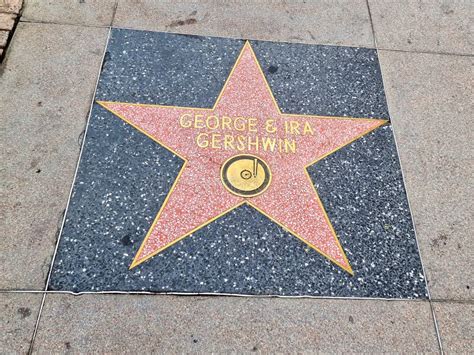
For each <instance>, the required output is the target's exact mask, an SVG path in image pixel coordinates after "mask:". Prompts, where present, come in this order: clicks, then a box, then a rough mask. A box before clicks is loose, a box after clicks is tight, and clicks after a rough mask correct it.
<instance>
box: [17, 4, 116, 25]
mask: <svg viewBox="0 0 474 355" xmlns="http://www.w3.org/2000/svg"><path fill="white" fill-rule="evenodd" d="M116 3H117V0H59V1H44V0H28V1H26V2H25V5H24V8H23V15H22V18H21V20H22V21H30V22H51V23H61V24H75V25H85V26H110V24H111V22H112V17H113V14H114V11H115V6H116Z"/></svg>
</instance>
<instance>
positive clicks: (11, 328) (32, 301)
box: [0, 293, 43, 354]
mask: <svg viewBox="0 0 474 355" xmlns="http://www.w3.org/2000/svg"><path fill="white" fill-rule="evenodd" d="M42 297H43V295H42V294H24V293H8V294H7V293H0V353H2V354H20V353H22V354H24V353H26V352H27V351H28V348H29V347H30V342H31V336H32V335H33V330H34V327H35V323H36V318H37V316H38V311H39V307H40V304H41V299H42Z"/></svg>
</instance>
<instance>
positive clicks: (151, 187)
mask: <svg viewBox="0 0 474 355" xmlns="http://www.w3.org/2000/svg"><path fill="white" fill-rule="evenodd" d="M244 44H245V41H244V40H235V39H225V38H213V37H200V36H190V35H177V34H169V33H157V32H147V31H132V30H123V29H113V30H112V33H111V37H110V40H109V43H108V47H107V52H106V54H105V58H104V63H103V67H102V72H101V75H100V79H99V83H98V87H97V92H96V97H95V99H94V104H93V108H92V112H91V115H90V120H89V123H88V128H87V133H86V135H85V138H84V139H85V142H84V147H83V150H82V154H81V159H80V162H79V169H78V172H77V176H76V179H75V181H74V186H73V193H72V196H71V200H70V203H69V207H68V210H67V212H66V216H65V221H64V226H63V229H62V232H61V235H60V239H59V247H58V251H57V254H56V257H55V259H54V265H53V270H52V274H51V279H50V283H49V285H48V287H49V290H61V291H73V292H86V291H152V292H157V293H160V292H177V293H226V294H249V295H285V296H301V295H306V296H334V297H376V298H426V297H427V291H426V285H425V279H424V275H423V270H422V266H421V261H420V256H419V252H418V247H417V242H416V239H415V234H414V229H413V223H412V220H411V216H410V210H409V206H408V201H407V197H406V193H405V188H404V183H403V179H402V174H401V168H400V163H399V159H398V154H397V150H396V146H395V142H394V138H393V132H392V128H391V125H390V124H389V123H388V124H386V125H384V126H381V127H379V128H377V129H375V130H373V131H372V132H371V133H368V134H366V135H364V136H362V137H361V138H359V139H357V140H355V141H354V142H352V143H350V144H348V145H346V146H344V147H343V148H341V149H339V150H337V151H335V152H334V153H333V154H330V155H328V156H327V157H325V158H324V159H322V160H320V161H318V162H317V163H315V164H313V165H311V166H310V167H309V168H308V173H309V176H310V178H311V180H312V182H313V184H314V187H315V188H316V190H317V192H318V193H319V197H320V199H321V202H322V205H323V206H324V208H325V210H326V212H327V216H328V218H329V220H330V222H331V224H332V226H333V227H334V230H335V233H336V235H337V238H338V240H339V242H340V245H341V247H342V249H343V250H344V252H345V255H346V256H347V259H348V261H349V263H350V265H351V267H352V271H353V274H350V273H348V272H347V271H345V270H344V269H342V268H341V267H339V266H338V265H336V264H334V263H333V262H331V261H330V260H328V258H326V257H324V256H323V255H322V254H321V253H318V252H317V251H316V250H314V249H312V248H309V247H308V245H307V244H305V243H304V242H302V241H301V240H300V239H298V238H295V237H294V236H293V235H292V234H291V233H290V232H288V231H286V230H285V229H284V228H282V227H281V225H279V224H277V223H275V222H274V221H272V220H271V219H270V218H269V217H268V216H266V215H264V214H262V213H260V212H259V211H257V210H256V209H255V208H253V207H252V206H250V205H247V204H243V205H241V206H239V207H237V208H235V209H233V210H231V211H230V212H228V213H226V214H224V215H222V216H221V217H219V218H217V219H216V220H214V221H212V222H211V223H209V224H207V225H205V226H203V227H202V228H200V229H198V230H196V231H195V232H194V233H192V234H191V235H190V236H187V237H185V238H183V239H181V240H179V241H177V242H176V243H175V244H173V245H170V246H169V247H167V248H166V249H164V250H163V251H161V252H159V253H157V254H156V255H154V256H153V257H151V258H150V259H148V260H146V261H145V262H143V263H141V264H139V265H138V266H136V267H134V268H131V269H130V265H131V264H132V261H133V260H134V257H135V255H136V254H137V252H138V251H139V248H140V246H141V244H142V242H143V241H144V239H145V236H146V235H147V233H148V231H149V230H150V228H151V227H152V224H153V221H154V220H155V217H156V216H157V213H158V211H160V208H161V207H162V205H163V204H164V203H165V199H166V198H167V196H168V195H169V193H170V191H171V190H172V186H173V183H174V182H175V180H176V179H177V178H178V174H179V172H180V170H181V169H182V167H183V164H184V161H183V159H181V158H180V157H179V156H177V155H176V154H174V153H173V152H172V151H170V150H168V149H167V148H165V147H163V146H162V145H160V144H158V143H157V142H155V141H154V140H152V139H150V137H148V136H147V135H145V134H143V133H142V132H140V131H139V130H138V129H136V128H135V127H133V126H132V125H130V124H128V123H127V122H125V121H124V120H121V119H120V118H118V117H117V115H114V114H113V113H112V112H111V111H109V110H107V109H106V108H104V107H102V106H101V105H100V104H98V103H97V101H107V102H122V103H138V104H154V105H169V106H183V107H198V108H211V107H213V105H214V103H215V102H216V99H217V98H218V95H219V93H220V92H221V90H222V88H223V86H224V83H225V82H226V79H227V78H228V76H229V74H230V73H231V70H232V68H233V66H234V64H235V63H236V61H237V58H238V57H239V53H240V52H241V50H242V48H243V47H244ZM250 44H251V46H252V48H253V50H254V52H255V55H256V58H257V59H258V61H259V63H260V65H261V68H262V70H263V73H264V75H265V77H266V79H267V81H268V84H269V86H270V88H271V91H272V92H273V95H274V97H275V100H276V102H277V104H278V106H279V107H280V109H281V111H282V112H283V113H291V114H301V115H320V116H342V117H356V118H361V119H364V118H365V119H367V118H369V119H386V120H389V114H388V109H387V103H386V100H385V94H384V89H383V83H382V77H381V73H380V67H379V61H378V57H377V52H376V50H374V49H367V48H352V47H337V46H319V45H303V44H289V43H275V42H264V41H250ZM194 188H195V189H196V191H197V190H198V187H194ZM287 203H288V204H291V203H293V201H291V200H290V201H288V202H287ZM189 208H190V209H192V208H193V206H189ZM281 208H283V209H284V208H287V207H286V206H285V205H283V206H281ZM180 218H185V217H180V216H178V215H176V223H178V222H180V220H179V219H180Z"/></svg>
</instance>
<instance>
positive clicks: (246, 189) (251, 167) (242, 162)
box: [221, 154, 271, 197]
mask: <svg viewBox="0 0 474 355" xmlns="http://www.w3.org/2000/svg"><path fill="white" fill-rule="evenodd" d="M221 179H222V183H223V184H224V186H225V187H226V188H227V190H229V191H230V192H231V193H233V194H234V195H237V196H242V197H253V196H257V195H260V194H261V193H262V192H264V191H265V190H266V189H267V187H268V186H269V185H270V181H271V172H270V168H269V167H268V165H267V163H265V162H264V161H263V160H262V159H260V158H259V157H256V156H254V155H250V154H241V155H235V156H233V157H231V158H230V159H228V160H227V161H226V162H225V163H224V165H222V168H221Z"/></svg>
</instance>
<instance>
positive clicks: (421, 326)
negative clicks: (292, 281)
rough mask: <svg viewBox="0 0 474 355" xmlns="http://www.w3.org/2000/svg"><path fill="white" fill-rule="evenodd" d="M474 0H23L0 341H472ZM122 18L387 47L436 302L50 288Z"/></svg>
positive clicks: (168, 347) (12, 344) (1, 258)
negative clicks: (89, 124) (109, 49)
mask: <svg viewBox="0 0 474 355" xmlns="http://www.w3.org/2000/svg"><path fill="white" fill-rule="evenodd" d="M473 16H474V4H473V2H471V1H467V0H466V1H462V0H458V1H435V0H432V1H426V2H419V1H415V0H413V1H412V0H410V1H407V2H406V3H405V4H404V5H403V6H402V5H400V2H399V1H395V0H391V1H389V0H387V1H375V0H368V1H366V0H346V1H344V0H341V1H329V0H326V1H313V2H309V1H306V2H305V1H299V0H295V1H263V0H262V1H254V2H250V1H237V0H236V1H224V2H219V1H211V0H209V1H203V2H197V1H185V0H180V1H151V0H139V1H132V0H128V1H126V0H102V1H98V0H97V1H96V0H86V1H72V0H70V1H69V0H62V1H57V2H54V3H51V2H45V1H41V0H28V1H26V4H24V8H23V10H22V15H21V18H20V22H19V24H18V25H17V28H16V31H15V33H14V36H13V38H12V41H11V44H10V46H9V48H8V50H7V52H6V56H5V59H4V62H3V64H2V65H1V66H0V117H1V125H2V139H1V145H2V160H3V167H4V168H3V169H2V170H1V181H2V189H3V190H4V194H3V196H2V200H1V209H2V225H3V228H2V230H3V231H4V233H3V238H1V242H0V243H1V244H0V246H1V248H0V250H1V253H0V274H1V277H0V292H1V293H0V300H1V305H2V306H1V309H2V310H3V311H2V312H1V313H0V319H1V325H0V349H1V350H2V352H5V353H11V352H19V353H25V352H28V351H32V352H66V351H71V352H132V351H134V350H141V351H145V352H152V351H159V352H173V353H176V352H210V351H213V352H252V351H257V352H303V351H305V352H316V351H324V352H343V351H350V352H382V351H383V352H443V351H445V352H447V353H463V352H464V353H467V352H472V351H473V349H474V341H473V339H474V331H473V326H472V324H473V292H472V287H473V282H472V272H471V271H470V270H471V269H472V266H473V263H472V260H473V258H472V256H471V253H470V251H469V250H470V244H469V243H470V242H472V230H474V224H473V220H472V210H473V202H472V201H473V200H474V196H473V193H472V188H470V187H471V186H472V185H473V169H472V165H473V164H472V161H473V149H472V141H473V140H474V134H473V130H472V129H470V126H469V122H468V120H469V118H470V117H471V116H472V112H473V109H474V107H473V100H472V86H473V70H472V69H473V64H474V58H473V55H474V43H473V40H472V26H473V25H472V18H473ZM111 27H118V28H130V29H144V30H153V31H166V32H175V33H185V34H199V35H210V36H219V37H232V38H248V39H260V40H272V41H286V42H295V43H307V44H328V45H340V46H358V47H367V48H377V49H378V54H379V59H380V62H381V69H382V75H383V79H384V85H385V91H386V95H387V100H388V105H389V110H390V116H391V118H392V124H393V127H394V131H395V136H396V139H397V146H398V149H399V154H400V159H401V163H402V168H403V173H404V178H405V183H406V186H407V190H408V197H409V200H410V204H411V209H412V213H413V218H414V222H415V226H416V231H417V238H418V243H419V248H420V253H421V257H422V261H423V266H424V270H425V273H426V277H427V280H428V288H429V292H430V299H429V300H427V301H419V300H371V299H364V300H360V299H357V300H356V299H354V300H349V299H277V298H270V297H254V298H245V297H224V296H212V297H201V296H200V297H198V296H196V297H194V296H167V295H138V294H128V295H127V294H117V293H115V294H114V293H112V294H87V295H79V296H78V295H71V294H67V293H60V292H53V291H47V292H46V291H45V290H46V289H47V288H48V285H47V282H48V275H49V272H50V268H51V261H52V258H53V255H54V253H55V250H56V245H57V239H58V233H59V229H60V227H61V223H62V219H63V214H64V211H65V209H66V205H67V201H68V196H69V192H70V189H71V184H72V181H73V178H74V173H75V169H76V164H77V161H78V157H79V153H80V148H81V143H82V138H83V134H84V129H85V125H86V121H87V118H88V114H89V109H90V105H91V101H92V99H93V95H94V89H95V86H96V81H97V78H98V75H99V72H100V69H101V63H102V59H103V56H104V51H105V47H106V44H107V38H108V34H109V30H110V28H111Z"/></svg>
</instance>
